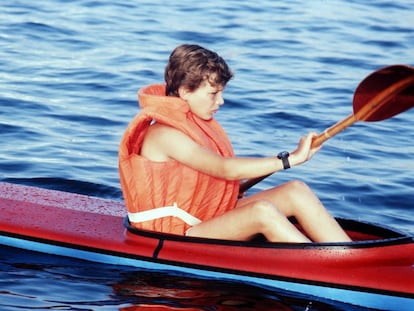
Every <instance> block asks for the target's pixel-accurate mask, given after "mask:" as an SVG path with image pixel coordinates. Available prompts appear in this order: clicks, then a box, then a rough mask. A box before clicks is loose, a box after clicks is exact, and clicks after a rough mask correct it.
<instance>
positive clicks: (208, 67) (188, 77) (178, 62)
mask: <svg viewBox="0 0 414 311" xmlns="http://www.w3.org/2000/svg"><path fill="white" fill-rule="evenodd" d="M232 77H233V73H232V72H231V70H230V68H229V67H228V66H227V64H226V62H225V61H224V59H223V58H221V57H220V56H219V55H218V54H217V53H215V52H213V51H210V50H207V49H205V48H203V47H201V46H199V45H190V44H183V45H180V46H178V47H176V48H175V49H174V51H173V52H172V53H171V55H170V58H169V62H168V64H167V67H166V68H165V75H164V78H165V82H166V84H167V86H166V95H167V96H179V95H178V89H179V88H180V87H185V88H186V89H187V90H188V91H190V92H192V91H194V90H196V89H197V88H198V87H199V86H200V85H201V84H202V83H203V82H204V81H208V82H210V84H211V85H212V86H220V87H224V86H225V85H226V84H227V82H228V81H229V80H230V79H231V78H232Z"/></svg>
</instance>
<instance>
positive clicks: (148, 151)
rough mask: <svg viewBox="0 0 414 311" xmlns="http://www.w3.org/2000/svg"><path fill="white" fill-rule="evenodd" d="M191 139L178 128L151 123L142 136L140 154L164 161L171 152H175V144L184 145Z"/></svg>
mask: <svg viewBox="0 0 414 311" xmlns="http://www.w3.org/2000/svg"><path fill="white" fill-rule="evenodd" d="M188 141H191V139H190V138H189V137H188V136H187V135H185V134H184V133H183V132H181V131H180V130H177V129H175V128H173V127H171V126H168V125H165V124H162V123H155V124H152V125H151V126H150V127H149V129H148V131H147V133H146V135H145V138H144V142H143V145H142V148H141V155H143V156H144V157H146V158H148V159H150V160H153V161H166V160H168V159H169V158H170V156H171V152H174V150H175V152H176V150H177V145H180V146H182V147H183V146H184V145H186V144H187V143H188Z"/></svg>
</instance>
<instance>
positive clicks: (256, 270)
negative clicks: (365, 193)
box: [0, 182, 414, 310]
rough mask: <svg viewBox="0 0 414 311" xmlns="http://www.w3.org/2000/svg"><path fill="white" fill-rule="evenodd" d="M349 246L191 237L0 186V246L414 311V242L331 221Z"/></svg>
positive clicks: (375, 228)
mask: <svg viewBox="0 0 414 311" xmlns="http://www.w3.org/2000/svg"><path fill="white" fill-rule="evenodd" d="M338 221H339V223H340V224H341V225H342V227H343V228H344V229H345V230H346V231H347V233H348V234H349V235H350V236H351V237H352V239H353V242H348V243H269V242H266V241H264V240H263V239H261V238H258V239H254V240H252V241H247V242H240V241H228V240H216V239H206V238H194V237H185V236H177V235H171V234H163V233H158V232H150V231H143V230H138V229H135V228H133V227H131V226H130V224H129V222H128V219H127V218H126V208H125V206H124V204H123V202H120V201H115V200H109V199H102V198H97V197H91V196H87V195H80V194H75V193H68V192H63V191H57V190H50V189H43V188H38V187H32V186H25V185H17V184H11V183H5V182H0V245H7V246H12V247H16V248H22V249H28V250H34V251H38V252H43V253H49V254H54V255H61V256H68V257H73V258H80V259H84V260H88V261H94V262H102V263H107V264H115V265H128V266H134V267H138V268H144V269H154V270H163V271H178V272H182V273H190V274H192V275H197V276H200V277H203V278H220V279H228V280H234V281H241V282H248V283H250V284H254V285H257V286H262V287H265V288H275V289H280V290H285V291H290V292H294V293H299V294H300V295H309V296H310V297H313V299H315V300H318V299H320V300H335V301H339V302H344V303H349V304H354V305H357V306H364V307H369V308H376V309H380V310H414V238H413V237H411V236H410V235H407V234H404V233H402V232H399V231H397V230H394V229H391V228H387V227H384V226H380V225H376V224H372V223H367V222H360V221H355V220H350V219H338Z"/></svg>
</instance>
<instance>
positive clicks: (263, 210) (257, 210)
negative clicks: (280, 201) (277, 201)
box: [252, 200, 280, 226]
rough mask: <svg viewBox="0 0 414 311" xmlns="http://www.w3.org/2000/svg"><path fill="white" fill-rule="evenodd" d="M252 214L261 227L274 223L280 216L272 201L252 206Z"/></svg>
mask: <svg viewBox="0 0 414 311" xmlns="http://www.w3.org/2000/svg"><path fill="white" fill-rule="evenodd" d="M252 212H253V215H254V219H256V220H257V221H258V222H259V223H260V225H262V226H263V225H266V224H267V223H269V221H271V220H272V221H273V220H274V219H275V217H277V216H279V215H280V211H279V210H278V208H277V207H276V206H275V205H274V204H273V203H272V202H270V201H267V200H259V201H257V202H255V203H254V204H253V205H252Z"/></svg>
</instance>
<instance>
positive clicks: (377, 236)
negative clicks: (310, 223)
mask: <svg viewBox="0 0 414 311" xmlns="http://www.w3.org/2000/svg"><path fill="white" fill-rule="evenodd" d="M336 219H337V221H338V222H339V224H340V225H341V226H342V227H343V228H344V229H345V230H346V231H348V232H357V233H361V234H366V235H367V236H371V237H373V238H371V239H363V240H356V241H353V242H330V243H287V242H278V243H271V242H267V241H265V239H264V238H260V237H259V238H258V239H254V240H251V241H234V240H221V239H211V238H200V237H188V236H182V235H176V234H169V233H163V232H156V231H149V230H142V229H138V228H136V227H134V226H132V224H131V223H130V221H129V219H128V216H126V217H125V218H124V226H125V228H126V229H127V232H128V233H130V234H131V235H130V236H131V237H132V238H138V237H140V236H142V237H149V238H153V239H157V240H169V241H179V242H183V243H199V244H216V245H229V246H243V247H261V248H290V249H307V248H314V249H315V248H325V247H329V248H336V247H339V248H369V247H383V246H388V245H401V244H409V243H414V238H413V237H411V236H409V235H406V234H404V233H402V232H399V231H396V230H395V229H391V228H388V227H385V226H382V225H381V226H379V225H377V224H373V223H368V222H362V221H356V220H351V219H344V218H336Z"/></svg>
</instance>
